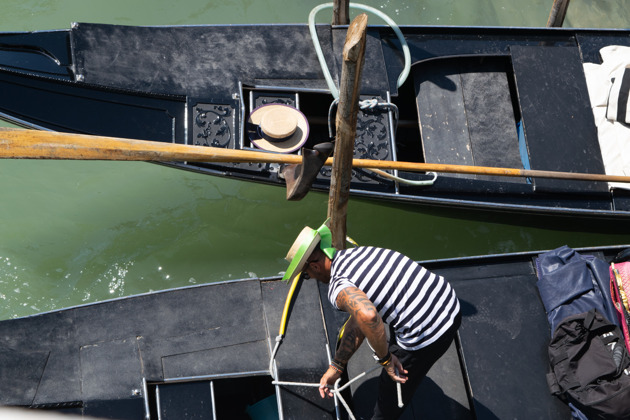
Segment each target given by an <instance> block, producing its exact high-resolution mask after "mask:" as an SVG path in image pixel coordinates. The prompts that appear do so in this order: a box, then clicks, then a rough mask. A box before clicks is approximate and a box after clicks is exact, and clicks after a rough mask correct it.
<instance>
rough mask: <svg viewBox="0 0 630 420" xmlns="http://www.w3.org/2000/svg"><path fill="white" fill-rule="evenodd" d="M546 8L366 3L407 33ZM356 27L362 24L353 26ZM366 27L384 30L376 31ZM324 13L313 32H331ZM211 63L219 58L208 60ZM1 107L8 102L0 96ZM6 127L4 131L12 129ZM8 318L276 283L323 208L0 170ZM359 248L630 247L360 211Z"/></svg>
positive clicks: (233, 17)
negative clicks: (261, 280) (215, 284)
mask: <svg viewBox="0 0 630 420" xmlns="http://www.w3.org/2000/svg"><path fill="white" fill-rule="evenodd" d="M551 3H552V2H551V0H548V1H541V0H531V1H528V2H523V1H522V0H502V1H497V0H495V1H490V0H474V1H472V0H459V1H455V0H424V1H423V0H413V1H411V0H383V1H366V2H365V4H368V5H370V6H373V7H377V8H380V9H381V10H382V11H384V12H385V13H386V14H388V15H389V16H390V17H391V18H392V19H394V20H395V21H396V22H398V23H399V24H427V25H474V26H482V25H489V26H544V25H545V23H546V20H547V16H548V14H549V10H550V8H551ZM317 4H319V2H317V1H310V0H309V1H306V0H294V1H291V2H286V1H280V0H240V1H238V0H232V1H223V2H217V1H199V0H186V1H180V2H174V1H172V0H170V1H165V0H133V1H129V0H127V1H120V0H108V1H102V0H99V1H96V0H54V1H53V0H47V1H42V0H19V1H18V0H4V1H3V2H2V6H0V11H1V12H0V25H1V26H0V27H1V30H2V31H23V30H49V29H65V28H68V27H69V26H70V25H71V23H72V22H102V23H117V24H129V25H169V24H204V23H213V24H230V23H296V22H306V20H307V17H308V13H309V12H310V10H311V9H312V8H313V7H314V6H316V5H317ZM353 16H354V14H353ZM370 19H371V20H370V22H371V23H374V24H380V23H381V22H380V21H379V20H378V18H372V17H371V18H370ZM329 20H330V16H329V14H327V12H322V13H320V15H318V21H321V22H328V21H329ZM629 23H630V11H629V9H628V8H627V7H626V0H608V1H595V0H573V1H572V2H571V5H570V10H569V13H568V16H567V20H566V21H565V26H575V27H613V28H614V27H616V28H622V27H627V26H628V24H629ZM210 59H211V57H210ZM0 94H1V92H0ZM4 125H8V124H4ZM0 194H1V196H0V217H1V219H0V220H1V221H0V319H6V318H13V317H17V316H24V315H28V314H33V313H37V312H42V311H49V310H53V309H57V308H61V307H66V306H71V305H79V304H83V303H87V302H93V301H99V300H104V299H110V298H114V297H119V296H126V295H131V294H137V293H144V292H148V291H151V290H160V289H165V288H171V287H178V286H185V285H190V284H198V283H205V282H209V281H221V280H229V279H236V278H242V277H252V276H261V277H262V276H271V275H275V274H278V273H280V272H281V271H283V270H284V269H285V267H286V263H285V261H284V259H283V257H284V255H285V253H286V251H287V249H288V247H289V246H290V245H291V243H292V241H293V239H294V237H295V236H296V235H297V233H298V232H299V230H300V229H301V228H302V227H303V226H304V225H307V224H308V225H311V226H313V225H318V224H319V223H321V222H322V221H323V219H324V218H325V215H326V207H327V196H326V195H325V194H322V193H311V194H309V196H307V198H306V199H304V200H303V201H301V202H287V201H285V198H284V197H285V191H284V190H283V189H282V188H277V187H271V186H264V185H258V184H252V183H245V182H239V181H233V180H228V179H221V178H216V177H210V176H207V175H199V174H194V173H188V172H183V171H177V170H174V169H170V168H166V167H162V166H158V165H153V164H147V163H118V162H115V163H111V162H52V161H8V160H6V161H2V162H0ZM348 212H349V213H348V233H349V234H350V235H351V236H352V237H353V238H354V239H355V240H357V241H358V242H359V243H362V244H371V245H378V246H384V247H391V248H395V249H398V250H400V251H402V252H405V253H407V254H408V255H410V256H411V257H413V258H415V259H433V258H446V257H458V256H465V255H479V254H486V253H502V252H511V251H527V250H540V249H548V248H553V247H556V246H560V245H563V244H568V245H570V246H573V247H579V246H591V245H608V244H621V243H628V242H630V239H629V238H628V235H627V232H628V230H627V227H628V224H625V228H624V227H621V226H620V227H613V226H609V225H608V226H607V225H603V224H597V223H592V222H584V221H580V220H560V219H544V220H540V219H536V218H532V217H526V216H513V215H512V216H505V215H495V214H479V213H473V212H468V211H462V210H455V209H448V208H444V209H427V208H421V207H418V206H413V205H402V206H401V205H391V204H387V203H384V202H375V201H369V200H364V199H361V200H359V199H352V200H351V201H350V203H349V207H348Z"/></svg>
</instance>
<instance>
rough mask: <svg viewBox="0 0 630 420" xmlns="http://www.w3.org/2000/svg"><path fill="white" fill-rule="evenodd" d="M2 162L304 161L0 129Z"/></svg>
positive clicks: (394, 165)
mask: <svg viewBox="0 0 630 420" xmlns="http://www.w3.org/2000/svg"><path fill="white" fill-rule="evenodd" d="M0 159H57V160H113V161H144V162H252V163H286V164H298V163H302V157H301V156H298V155H289V154H280V153H268V152H256V151H249V150H233V149H221V148H215V147H202V146H187V145H183V144H173V143H162V142H155V141H146V140H133V139H121V138H115V137H103V136H88V135H83V134H71V133H58V132H53V131H39V130H22V129H4V130H0ZM333 162H334V159H328V160H327V161H326V165H327V166H332V164H333ZM352 166H353V167H355V168H363V169H370V168H376V169H391V170H393V169H397V170H399V171H407V172H440V173H455V174H470V175H494V176H507V177H530V178H533V177H536V178H552V179H568V180H582V181H598V182H622V183H630V176H623V175H603V174H586V173H579V172H556V171H540V170H535V169H529V170H528V169H517V168H497V167H490V166H465V165H449V164H440V163H418V162H396V161H391V160H373V159H353V160H352Z"/></svg>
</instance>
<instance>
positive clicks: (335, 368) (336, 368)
mask: <svg viewBox="0 0 630 420" xmlns="http://www.w3.org/2000/svg"><path fill="white" fill-rule="evenodd" d="M328 367H329V368H331V369H332V370H334V371H335V372H337V373H343V369H341V368H340V367H338V366H337V365H336V364H335V363H334V362H330V365H329V366H328Z"/></svg>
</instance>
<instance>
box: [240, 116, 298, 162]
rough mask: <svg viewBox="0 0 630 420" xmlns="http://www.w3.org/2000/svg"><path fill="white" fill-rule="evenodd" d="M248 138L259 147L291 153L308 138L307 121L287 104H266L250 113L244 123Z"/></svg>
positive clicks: (270, 150)
mask: <svg viewBox="0 0 630 420" xmlns="http://www.w3.org/2000/svg"><path fill="white" fill-rule="evenodd" d="M246 130H247V135H248V137H249V140H250V141H251V142H252V143H253V144H254V145H255V146H256V147H258V148H259V149H263V150H267V151H269V152H276V153H293V152H295V151H296V150H299V149H300V148H301V147H302V146H303V145H304V143H306V140H307V139H308V132H309V127H308V121H307V120H306V117H305V116H304V114H302V113H301V112H300V111H298V110H297V109H295V108H293V107H292V106H289V105H284V104H267V105H262V106H259V107H258V108H256V109H254V110H253V111H252V113H251V114H250V116H249V118H248V120H247V124H246Z"/></svg>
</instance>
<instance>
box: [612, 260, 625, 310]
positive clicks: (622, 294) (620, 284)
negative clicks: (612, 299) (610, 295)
mask: <svg viewBox="0 0 630 420" xmlns="http://www.w3.org/2000/svg"><path fill="white" fill-rule="evenodd" d="M610 266H611V268H612V272H613V274H614V275H615V280H616V282H617V289H619V296H620V297H621V301H622V302H623V306H624V307H625V308H626V311H628V312H630V306H629V305H628V296H627V295H626V291H625V290H624V288H623V281H622V280H621V275H619V271H618V270H617V269H616V268H615V264H614V263H612V264H610Z"/></svg>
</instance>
